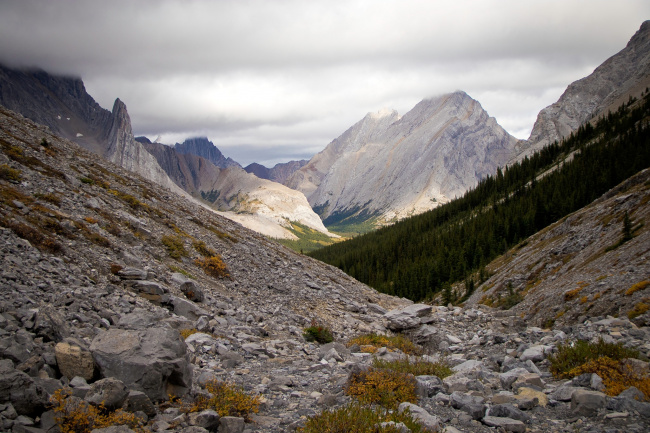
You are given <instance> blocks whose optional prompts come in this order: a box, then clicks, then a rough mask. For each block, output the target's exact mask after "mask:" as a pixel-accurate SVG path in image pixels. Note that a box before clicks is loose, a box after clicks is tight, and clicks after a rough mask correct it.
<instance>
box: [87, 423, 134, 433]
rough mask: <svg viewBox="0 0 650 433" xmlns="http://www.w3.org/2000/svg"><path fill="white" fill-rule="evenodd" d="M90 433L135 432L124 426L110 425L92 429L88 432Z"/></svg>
mask: <svg viewBox="0 0 650 433" xmlns="http://www.w3.org/2000/svg"><path fill="white" fill-rule="evenodd" d="M90 433H135V432H134V431H133V430H131V429H130V428H129V427H127V426H125V425H112V426H110V427H104V428H96V429H93V430H91V431H90Z"/></svg>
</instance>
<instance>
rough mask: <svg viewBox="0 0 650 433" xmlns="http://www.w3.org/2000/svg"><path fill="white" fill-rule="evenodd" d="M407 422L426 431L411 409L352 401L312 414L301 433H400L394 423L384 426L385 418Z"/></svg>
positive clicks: (412, 428)
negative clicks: (398, 408)
mask: <svg viewBox="0 0 650 433" xmlns="http://www.w3.org/2000/svg"><path fill="white" fill-rule="evenodd" d="M390 421H392V422H394V423H403V424H404V425H405V426H406V427H407V428H408V429H409V431H411V432H412V433H420V432H424V431H425V430H423V428H422V426H421V425H420V424H418V423H417V422H416V421H415V420H414V419H413V417H412V416H411V415H410V414H409V413H407V412H403V413H398V412H397V411H390V410H388V409H385V408H382V407H377V406H367V405H362V404H359V403H352V404H350V405H347V406H343V407H340V408H337V409H330V410H326V411H324V412H322V413H321V414H319V415H316V416H314V417H312V418H309V419H308V420H307V422H306V423H305V426H304V427H302V428H300V429H298V432H300V433H343V432H346V433H399V432H401V431H402V430H401V429H400V428H399V427H396V426H394V425H392V426H391V425H388V426H385V427H381V426H380V424H381V423H383V422H390Z"/></svg>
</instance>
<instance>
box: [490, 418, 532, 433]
mask: <svg viewBox="0 0 650 433" xmlns="http://www.w3.org/2000/svg"><path fill="white" fill-rule="evenodd" d="M481 421H483V424H485V425H487V426H489V427H496V428H501V429H504V430H505V431H509V432H515V433H525V431H526V424H524V423H523V422H521V421H518V420H516V419H511V418H500V417H496V416H486V417H485V418H483V419H482V420H481Z"/></svg>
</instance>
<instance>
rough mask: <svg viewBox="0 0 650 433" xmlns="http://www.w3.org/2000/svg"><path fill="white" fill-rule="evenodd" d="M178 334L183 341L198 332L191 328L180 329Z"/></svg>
mask: <svg viewBox="0 0 650 433" xmlns="http://www.w3.org/2000/svg"><path fill="white" fill-rule="evenodd" d="M179 332H180V333H181V337H183V340H185V339H186V338H187V337H189V336H190V335H192V334H196V333H197V332H199V331H198V330H197V329H196V328H191V329H181V330H180V331H179Z"/></svg>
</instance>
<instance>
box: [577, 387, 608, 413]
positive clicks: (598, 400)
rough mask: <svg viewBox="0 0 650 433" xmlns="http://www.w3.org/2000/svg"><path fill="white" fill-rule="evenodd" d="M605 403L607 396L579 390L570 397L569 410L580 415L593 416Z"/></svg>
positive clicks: (596, 392)
mask: <svg viewBox="0 0 650 433" xmlns="http://www.w3.org/2000/svg"><path fill="white" fill-rule="evenodd" d="M606 402H607V396H606V395H605V394H603V393H602V392H598V391H589V390H586V389H579V390H577V391H575V392H574V393H573V394H572V395H571V410H573V411H574V412H576V413H578V414H580V415H585V416H594V415H596V414H597V413H598V410H600V409H602V408H604V407H605V404H606Z"/></svg>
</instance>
